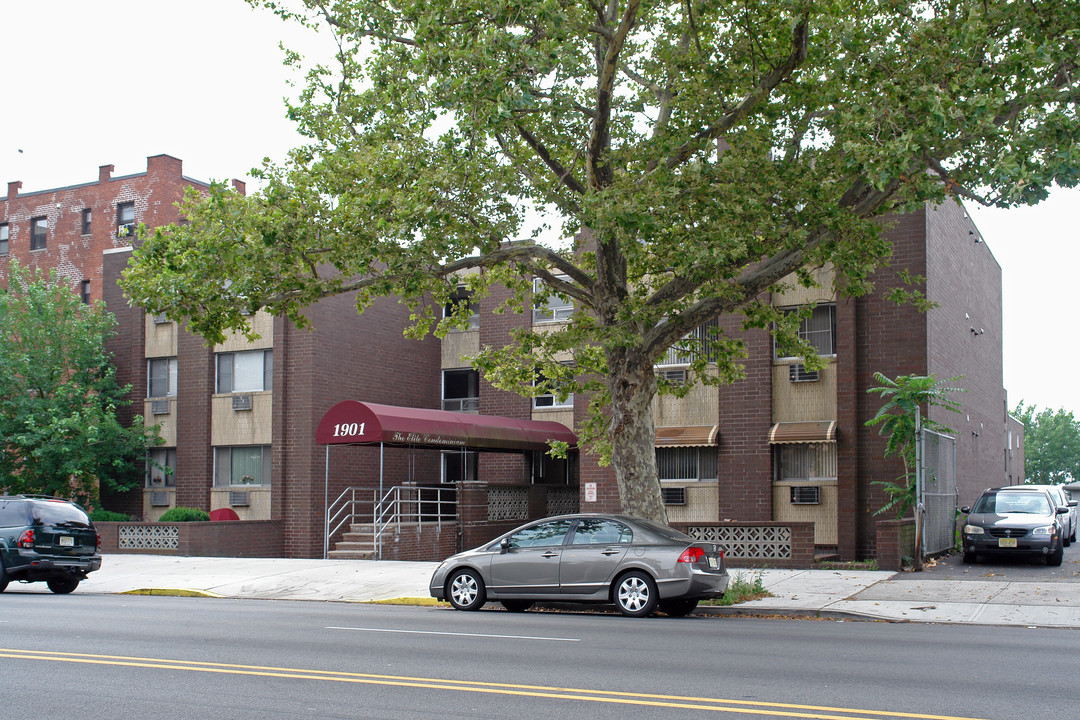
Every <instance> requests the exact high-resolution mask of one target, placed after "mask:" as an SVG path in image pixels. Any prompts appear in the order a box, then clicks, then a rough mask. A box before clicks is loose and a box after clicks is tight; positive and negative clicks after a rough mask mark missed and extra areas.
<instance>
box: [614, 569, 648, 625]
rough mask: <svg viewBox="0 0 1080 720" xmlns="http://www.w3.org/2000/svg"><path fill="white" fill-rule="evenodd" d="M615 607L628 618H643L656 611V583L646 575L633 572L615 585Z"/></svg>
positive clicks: (636, 571) (621, 578)
mask: <svg viewBox="0 0 1080 720" xmlns="http://www.w3.org/2000/svg"><path fill="white" fill-rule="evenodd" d="M614 599H615V605H616V607H618V608H619V612H621V613H622V614H623V615H629V616H630V617H645V616H646V615H650V614H651V613H652V611H653V610H654V609H656V602H657V600H658V598H657V596H656V583H655V582H653V579H652V578H651V577H650V576H649V575H648V574H646V573H643V572H640V571H638V570H634V571H632V572H628V573H626V574H625V575H623V576H622V577H620V578H619V580H618V582H616V583H615V592H614Z"/></svg>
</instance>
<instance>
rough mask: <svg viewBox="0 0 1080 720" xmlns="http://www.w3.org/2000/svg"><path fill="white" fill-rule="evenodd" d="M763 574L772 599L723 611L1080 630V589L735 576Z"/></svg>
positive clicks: (842, 576)
mask: <svg viewBox="0 0 1080 720" xmlns="http://www.w3.org/2000/svg"><path fill="white" fill-rule="evenodd" d="M728 572H730V573H731V574H732V576H734V575H735V574H736V573H751V574H754V573H757V572H760V573H761V574H762V584H763V585H764V586H765V588H766V589H767V590H768V591H769V592H771V593H772V594H773V597H769V598H763V599H761V600H753V601H751V602H746V603H741V604H739V605H733V606H731V607H730V608H725V609H724V614H730V615H783V616H797V615H811V616H820V617H832V618H840V619H842V618H852V619H863V620H886V621H890V622H926V623H947V624H960V625H963V624H971V625H1016V626H1023V627H1060V628H1078V629H1080V583H1075V582H1051V583H1037V582H983V581H978V580H963V581H961V580H911V579H905V580H904V581H903V582H898V581H895V580H891V578H893V577H895V574H894V573H891V572H880V571H844V570H761V571H756V570H740V569H738V568H736V569H732V570H729V571H728Z"/></svg>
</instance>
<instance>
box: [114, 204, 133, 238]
mask: <svg viewBox="0 0 1080 720" xmlns="http://www.w3.org/2000/svg"><path fill="white" fill-rule="evenodd" d="M134 234H135V203H134V202H122V203H118V204H117V205H116V236H117V237H130V236H132V235H134Z"/></svg>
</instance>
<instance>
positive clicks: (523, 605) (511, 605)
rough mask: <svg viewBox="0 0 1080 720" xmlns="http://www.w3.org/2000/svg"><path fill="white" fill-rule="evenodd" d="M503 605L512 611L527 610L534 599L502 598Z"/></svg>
mask: <svg viewBox="0 0 1080 720" xmlns="http://www.w3.org/2000/svg"><path fill="white" fill-rule="evenodd" d="M501 602H502V606H503V607H504V608H506V609H507V610H509V611H510V612H525V611H526V610H528V609H529V608H531V607H532V606H533V601H532V600H502V601H501Z"/></svg>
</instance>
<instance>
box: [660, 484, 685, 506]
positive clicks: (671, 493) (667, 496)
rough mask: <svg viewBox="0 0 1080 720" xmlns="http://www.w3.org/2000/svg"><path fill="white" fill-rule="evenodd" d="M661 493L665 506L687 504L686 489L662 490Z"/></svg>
mask: <svg viewBox="0 0 1080 720" xmlns="http://www.w3.org/2000/svg"><path fill="white" fill-rule="evenodd" d="M660 492H661V494H662V495H663V496H664V504H665V505H685V504H686V488H684V487H666V488H660Z"/></svg>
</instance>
